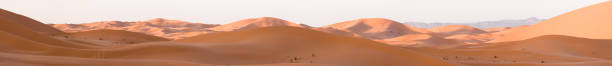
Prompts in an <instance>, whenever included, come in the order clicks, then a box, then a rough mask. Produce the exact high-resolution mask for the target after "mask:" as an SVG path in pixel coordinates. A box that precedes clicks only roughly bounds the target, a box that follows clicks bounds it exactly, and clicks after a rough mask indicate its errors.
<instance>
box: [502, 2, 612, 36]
mask: <svg viewBox="0 0 612 66" xmlns="http://www.w3.org/2000/svg"><path fill="white" fill-rule="evenodd" d="M610 6H612V2H604V3H600V4H596V5H592V6H589V7H585V8H581V9H578V10H574V11H571V12H568V13H565V14H562V15H559V16H556V17H553V18H550V19H548V20H544V21H542V22H540V23H537V24H534V25H532V26H528V27H526V28H521V29H517V30H512V31H510V32H511V33H507V35H512V36H505V37H503V38H500V39H496V40H494V42H503V41H516V40H524V39H529V38H534V37H538V36H543V35H567V36H575V37H583V38H591V39H612V31H606V30H604V29H605V28H611V27H610V26H609V25H610V24H612V19H610V17H612V8H609V7H610Z"/></svg>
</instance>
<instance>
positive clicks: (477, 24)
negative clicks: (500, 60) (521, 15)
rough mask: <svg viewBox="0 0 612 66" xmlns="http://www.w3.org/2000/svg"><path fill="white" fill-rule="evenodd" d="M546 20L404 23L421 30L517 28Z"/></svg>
mask: <svg viewBox="0 0 612 66" xmlns="http://www.w3.org/2000/svg"><path fill="white" fill-rule="evenodd" d="M543 20H545V19H539V18H535V17H532V18H527V19H518V20H498V21H481V22H465V23H448V22H433V23H431V22H404V24H406V25H410V26H414V27H420V28H432V27H437V26H445V25H468V26H473V27H476V28H481V29H485V28H494V27H516V26H521V25H531V24H535V23H538V22H540V21H543Z"/></svg>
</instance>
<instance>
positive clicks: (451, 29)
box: [430, 25, 487, 36]
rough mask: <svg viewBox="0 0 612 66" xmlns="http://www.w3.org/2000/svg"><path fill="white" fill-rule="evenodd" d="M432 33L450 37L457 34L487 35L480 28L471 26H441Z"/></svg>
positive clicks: (433, 29)
mask: <svg viewBox="0 0 612 66" xmlns="http://www.w3.org/2000/svg"><path fill="white" fill-rule="evenodd" d="M430 31H432V32H433V33H437V34H441V35H445V36H449V35H457V34H483V33H487V32H485V31H483V30H480V29H478V28H474V27H471V26H465V25H448V26H440V27H434V28H431V29H430Z"/></svg>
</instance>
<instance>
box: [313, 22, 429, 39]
mask: <svg viewBox="0 0 612 66" xmlns="http://www.w3.org/2000/svg"><path fill="white" fill-rule="evenodd" d="M323 28H333V29H338V30H343V31H348V32H352V33H357V34H359V35H361V36H362V37H364V38H369V39H388V38H393V37H398V36H402V35H405V34H420V33H429V31H427V30H425V29H421V28H415V27H410V26H406V25H404V24H402V23H399V22H396V21H393V20H389V19H384V18H362V19H357V20H350V21H345V22H340V23H336V24H332V25H328V26H324V27H323Z"/></svg>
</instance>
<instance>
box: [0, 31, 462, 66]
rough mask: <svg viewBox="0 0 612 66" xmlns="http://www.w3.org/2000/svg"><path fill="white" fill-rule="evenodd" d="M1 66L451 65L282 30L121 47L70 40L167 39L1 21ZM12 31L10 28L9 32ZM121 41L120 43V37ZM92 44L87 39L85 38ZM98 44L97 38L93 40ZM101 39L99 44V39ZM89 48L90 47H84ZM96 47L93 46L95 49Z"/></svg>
mask: <svg viewBox="0 0 612 66" xmlns="http://www.w3.org/2000/svg"><path fill="white" fill-rule="evenodd" d="M2 23H5V24H0V26H1V27H3V28H5V29H2V30H1V32H0V36H2V37H3V38H0V39H3V40H0V45H2V46H0V47H3V48H2V49H0V58H1V59H4V60H2V61H0V64H6V65H25V66H36V65H42V66H74V65H77V66H78V65H93V66H97V65H118V66H124V65H125V66H132V65H137V66H142V65H153V66H165V65H179V66H226V65H237V66H285V65H296V66H327V65H333V66H336V65H341V66H373V65H384V66H406V65H417V66H423V65H425V66H448V65H457V64H454V63H447V62H443V61H441V60H440V59H439V58H433V57H431V56H427V55H424V54H421V53H418V52H414V51H410V50H403V49H400V48H396V47H393V46H389V45H385V44H382V43H378V42H375V41H371V40H367V39H358V38H352V37H346V36H339V35H334V34H329V33H325V32H320V31H315V30H311V29H307V28H299V27H289V26H279V27H264V28H253V29H245V30H238V31H231V32H217V33H211V34H205V35H201V36H196V37H192V38H185V39H180V40H176V41H171V42H163V41H162V42H144V43H136V44H125V45H124V44H119V45H114V46H113V45H111V46H108V45H91V44H85V43H73V42H72V41H67V40H68V39H69V38H79V37H86V38H90V37H102V38H103V39H102V40H117V39H119V40H120V39H121V37H124V38H127V37H129V38H127V39H129V40H132V39H136V38H139V39H141V40H151V41H156V40H163V38H159V37H153V36H148V35H145V34H139V33H133V32H127V31H119V30H94V31H86V32H79V33H73V34H68V38H66V37H64V38H63V39H62V37H59V38H51V37H49V36H45V35H43V34H39V33H36V32H34V31H33V30H31V29H28V28H25V26H23V25H17V24H15V23H13V22H12V21H6V20H2ZM6 28H11V29H6ZM117 37H119V38H117ZM85 40H88V39H85ZM93 40H96V39H93ZM98 40H99V39H98ZM82 45H87V46H82ZM90 45H91V46H90Z"/></svg>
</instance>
